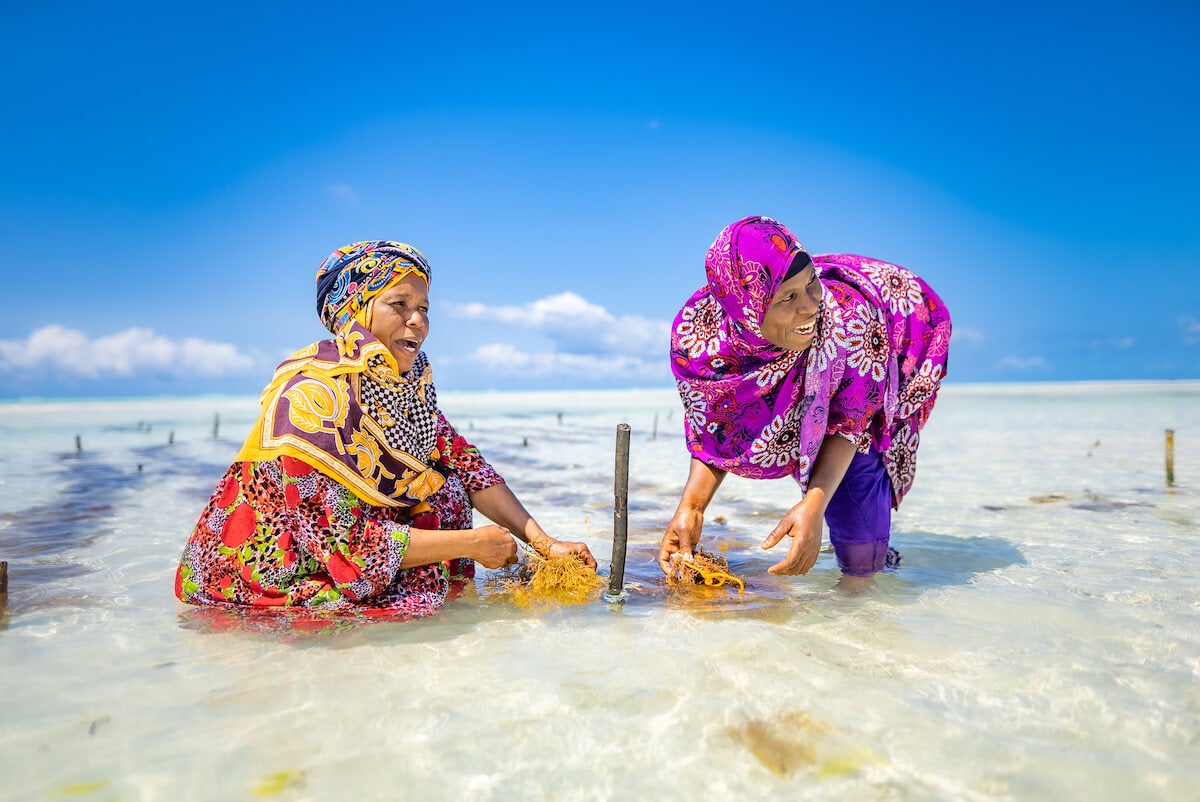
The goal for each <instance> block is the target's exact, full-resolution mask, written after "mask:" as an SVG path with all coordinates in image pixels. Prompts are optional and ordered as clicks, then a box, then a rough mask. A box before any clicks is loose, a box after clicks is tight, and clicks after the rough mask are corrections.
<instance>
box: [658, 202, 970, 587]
mask: <svg viewBox="0 0 1200 802" xmlns="http://www.w3.org/2000/svg"><path fill="white" fill-rule="evenodd" d="M705 271H706V273H707V276H708V283H707V285H706V286H705V287H702V288H701V289H700V290H698V291H697V292H696V293H695V294H693V295H692V297H691V298H690V299H689V300H688V302H687V303H686V304H685V305H684V307H683V309H681V310H680V312H679V314H678V315H677V316H676V318H675V322H674V324H673V326H672V334H671V358H672V361H671V368H672V370H673V371H674V373H675V378H676V381H677V385H678V388H679V394H680V396H681V397H682V399H683V406H684V411H685V416H684V418H685V420H684V427H685V433H686V436H687V444H688V450H689V452H690V454H691V457H692V462H691V469H690V471H689V474H688V479H687V482H686V484H685V486H684V490H683V495H682V497H681V499H680V501H679V506H678V508H677V509H676V511H675V516H674V517H673V518H672V519H671V522H670V523H669V524H668V526H667V531H666V534H665V535H664V536H663V538H662V544H661V548H660V551H659V565H660V566H661V567H662V569H663V571H664V572H667V573H670V571H671V559H672V556H673V555H675V554H679V555H680V556H681V557H683V558H684V559H690V558H691V556H692V552H693V550H694V549H695V548H696V546H697V544H698V543H699V541H700V533H701V529H702V527H703V525H704V511H705V509H706V508H707V507H708V504H709V502H710V501H711V500H712V497H713V494H714V493H715V492H716V490H717V487H718V486H719V485H720V484H721V480H722V479H723V478H724V476H725V474H726V472H728V471H733V472H734V473H736V474H738V475H739V476H746V477H750V478H754V479H774V478H778V477H783V476H791V477H792V478H794V479H795V480H796V481H797V482H798V483H799V485H800V489H801V492H802V493H803V498H802V499H801V501H800V502H799V503H798V504H796V506H794V507H792V509H791V510H789V511H788V513H787V514H786V515H785V516H784V517H783V519H782V520H781V521H780V522H779V524H778V525H777V526H776V527H775V528H774V529H773V530H771V532H770V533H769V534H768V535H767V538H766V540H764V541H763V543H762V547H763V548H764V549H769V548H772V547H774V546H775V545H776V544H777V543H779V542H780V541H781V540H783V538H784V537H790V538H792V540H791V544H790V546H789V548H788V553H787V556H786V557H784V558H783V559H782V560H780V561H779V562H778V563H776V564H775V565H773V566H771V568H770V569H769V572H770V573H772V574H804V573H807V572H808V570H809V569H810V568H812V566H813V564H814V563H815V562H816V559H817V553H818V552H819V550H820V547H821V534H822V524H821V519H822V517H823V518H824V519H825V521H826V522H827V523H828V524H829V538H830V541H831V542H832V543H833V548H834V552H835V553H836V554H837V560H838V565H839V566H840V567H841V569H842V571H843V572H844V573H845V574H848V575H850V576H855V577H862V576H869V575H871V574H873V573H874V572H876V571H879V570H881V569H882V568H884V567H885V565H887V564H888V561H889V559H890V560H892V561H896V557H897V555H896V554H895V552H894V551H892V550H889V548H888V542H889V538H890V532H889V529H890V525H891V510H892V508H894V507H897V506H899V504H900V501H901V500H902V499H903V498H904V495H905V493H907V492H908V490H909V488H910V487H911V486H912V481H913V475H914V472H915V470H916V452H917V444H918V441H919V432H920V430H921V427H922V426H924V425H925V421H926V420H927V419H928V417H929V413H930V411H931V410H932V409H933V404H934V399H935V397H936V395H937V390H938V386H939V385H940V383H941V380H942V377H943V376H944V375H945V370H946V355H947V348H948V346H949V343H950V316H949V313H948V312H947V310H946V307H945V305H944V304H943V303H942V301H941V299H940V298H938V296H937V295H936V294H935V293H934V292H933V290H932V289H930V288H929V286H928V285H927V284H926V283H925V282H924V281H922V280H921V279H919V278H918V277H917V276H915V275H913V274H912V273H911V272H909V271H908V270H905V269H904V268H902V267H897V266H896V265H891V264H887V263H886V262H880V261H877V260H874V259H868V258H865V257H862V256H850V255H826V256H815V257H810V256H809V255H808V254H807V253H806V252H805V251H804V249H803V247H802V246H801V245H800V243H799V242H798V241H797V240H796V238H795V236H793V234H792V232H790V231H788V229H787V228H785V227H784V226H782V225H780V224H779V223H777V222H775V221H774V220H770V219H768V218H765V217H748V218H746V219H744V220H739V221H738V222H736V223H734V224H732V225H730V226H728V227H727V228H726V229H725V230H724V231H722V232H721V233H720V235H719V236H718V237H717V239H716V241H715V242H714V243H713V244H712V247H711V248H709V250H708V254H707V257H706V258H705Z"/></svg>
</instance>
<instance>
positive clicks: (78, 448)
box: [75, 435, 83, 453]
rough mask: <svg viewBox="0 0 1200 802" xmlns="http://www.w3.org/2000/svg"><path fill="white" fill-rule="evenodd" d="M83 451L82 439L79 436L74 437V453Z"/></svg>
mask: <svg viewBox="0 0 1200 802" xmlns="http://www.w3.org/2000/svg"><path fill="white" fill-rule="evenodd" d="M80 451H83V438H82V437H81V436H80V435H75V452H76V453H79V452H80Z"/></svg>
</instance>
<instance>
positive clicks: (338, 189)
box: [325, 183, 358, 203]
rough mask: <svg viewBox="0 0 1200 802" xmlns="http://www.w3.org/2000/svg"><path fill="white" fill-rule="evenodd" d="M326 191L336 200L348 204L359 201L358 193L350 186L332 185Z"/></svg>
mask: <svg viewBox="0 0 1200 802" xmlns="http://www.w3.org/2000/svg"><path fill="white" fill-rule="evenodd" d="M325 191H326V192H328V193H329V197H331V198H333V199H334V200H339V201H345V202H347V203H353V202H355V201H357V200H358V193H357V192H355V191H354V187H352V186H350V185H349V184H341V183H339V184H330V185H329V186H328V187H326V188H325Z"/></svg>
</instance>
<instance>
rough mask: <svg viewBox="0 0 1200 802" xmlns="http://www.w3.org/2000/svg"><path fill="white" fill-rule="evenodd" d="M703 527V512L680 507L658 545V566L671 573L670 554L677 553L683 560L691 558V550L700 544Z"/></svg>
mask: <svg viewBox="0 0 1200 802" xmlns="http://www.w3.org/2000/svg"><path fill="white" fill-rule="evenodd" d="M702 529H704V513H703V512H701V511H700V510H696V509H691V508H684V507H681V508H679V509H678V510H676V511H675V517H674V518H672V519H671V521H670V523H668V524H667V531H666V534H664V535H663V538H662V543H660V544H659V547H658V567H659V568H661V569H662V572H663V573H664V574H666V575H668V576H670V575H671V570H672V569H671V555H673V554H678V555H679V556H681V557H682V558H683V559H685V560H690V559H692V552H693V551H695V549H696V547H697V546H699V545H700V532H701V530H702Z"/></svg>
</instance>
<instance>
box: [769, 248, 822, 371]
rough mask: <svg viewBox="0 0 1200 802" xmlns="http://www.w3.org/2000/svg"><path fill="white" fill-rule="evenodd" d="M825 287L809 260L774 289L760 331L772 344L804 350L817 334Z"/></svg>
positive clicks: (792, 349) (789, 348)
mask: <svg viewBox="0 0 1200 802" xmlns="http://www.w3.org/2000/svg"><path fill="white" fill-rule="evenodd" d="M823 294H824V290H823V289H822V287H821V281H820V280H819V279H818V278H817V273H816V270H815V269H814V267H813V265H812V263H811V262H810V263H809V264H808V265H807V266H806V267H805V268H804V269H803V270H801V271H800V272H799V273H797V274H796V275H794V276H792V277H791V278H789V279H787V280H786V281H784V282H783V283H782V284H780V285H779V289H778V290H776V291H775V295H774V296H772V298H771V303H770V305H769V306H768V307H767V314H766V315H765V316H764V317H763V322H762V335H763V338H764V339H766V340H767V341H768V342H770V343H771V345H774V346H776V347H778V348H785V349H787V350H789V351H803V350H804V349H805V348H808V346H810V345H812V341H813V340H814V339H815V338H816V336H817V313H818V312H819V311H820V307H821V296H822V295H823Z"/></svg>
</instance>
